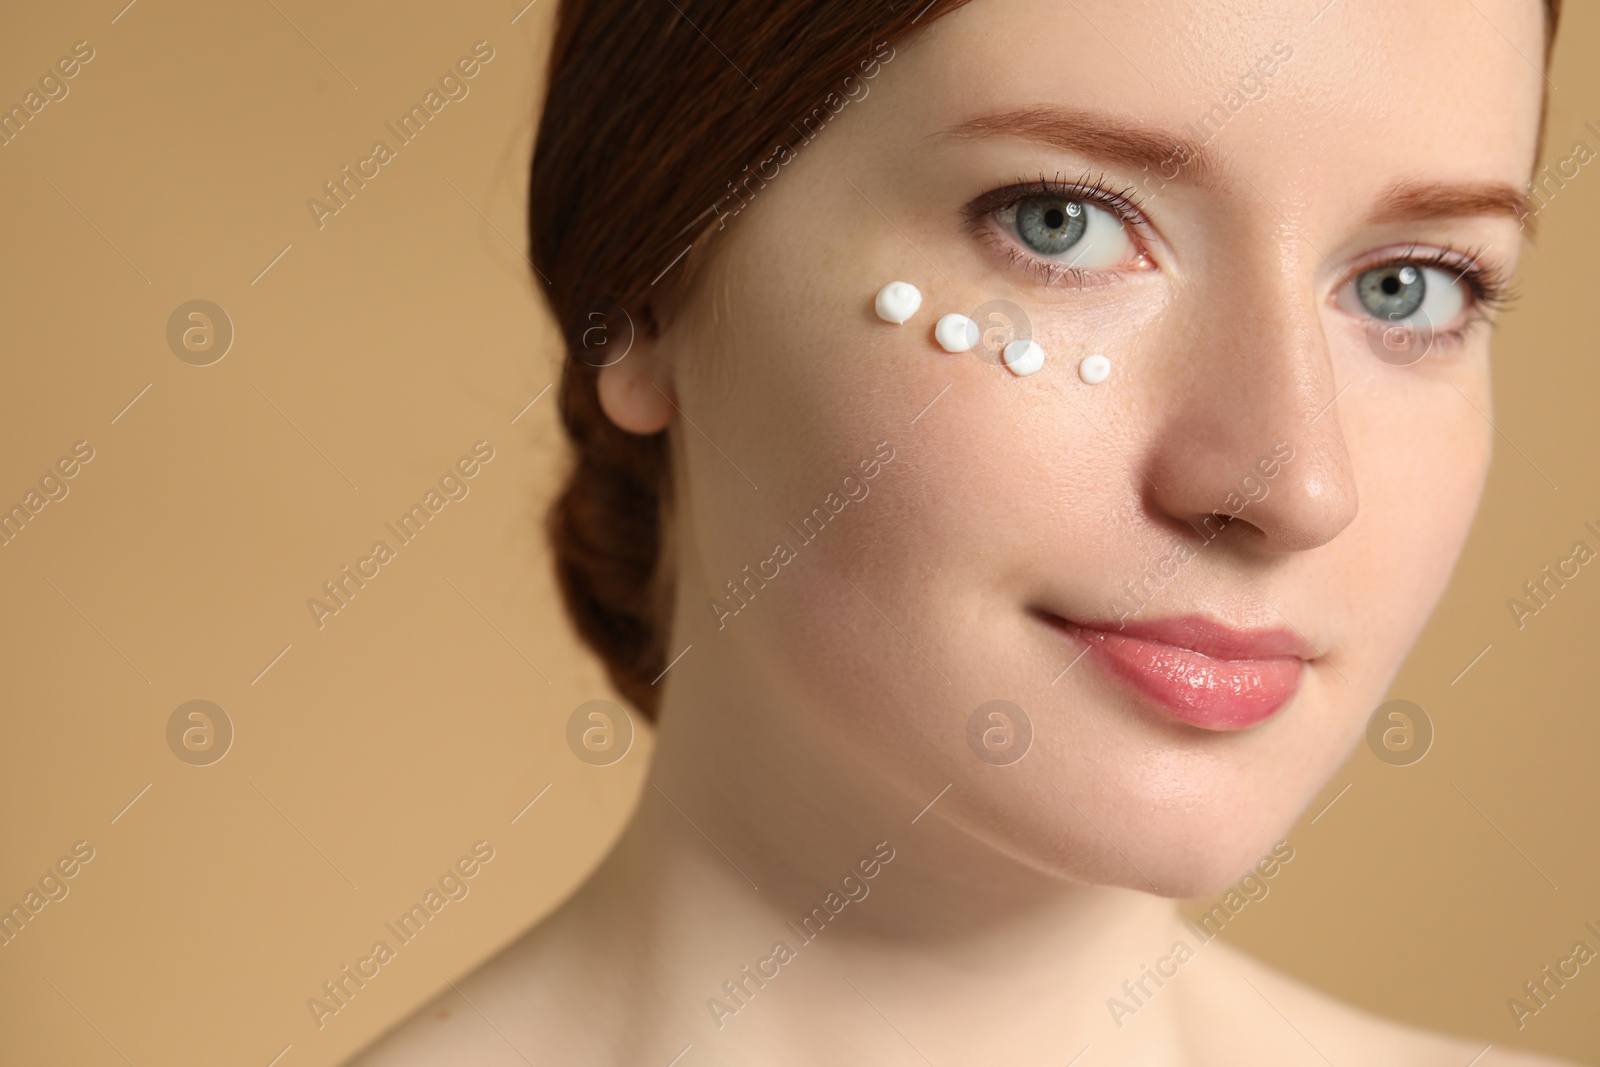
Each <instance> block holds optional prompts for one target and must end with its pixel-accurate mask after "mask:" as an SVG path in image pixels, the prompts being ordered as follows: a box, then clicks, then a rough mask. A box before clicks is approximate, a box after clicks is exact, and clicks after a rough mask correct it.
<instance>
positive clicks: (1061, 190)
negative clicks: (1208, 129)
mask: <svg viewBox="0 0 1600 1067" xmlns="http://www.w3.org/2000/svg"><path fill="white" fill-rule="evenodd" d="M1034 196H1057V197H1063V198H1066V199H1070V200H1079V201H1083V202H1087V203H1091V204H1095V205H1097V206H1099V207H1102V208H1104V209H1106V210H1107V211H1109V212H1110V213H1111V214H1113V215H1115V216H1116V217H1117V219H1118V220H1120V221H1121V222H1123V223H1124V224H1126V225H1127V226H1128V228H1129V230H1130V231H1131V236H1132V240H1133V243H1134V246H1135V247H1136V248H1137V249H1138V252H1139V255H1140V256H1141V257H1143V256H1145V255H1147V254H1148V253H1147V251H1146V248H1145V238H1146V236H1147V235H1148V234H1149V233H1150V232H1151V230H1152V226H1151V224H1150V220H1149V218H1148V217H1147V216H1146V215H1145V213H1144V211H1143V209H1142V204H1141V200H1140V197H1139V196H1138V194H1137V192H1136V188H1135V187H1134V186H1131V185H1126V186H1122V187H1120V188H1118V187H1114V186H1113V184H1112V183H1110V182H1108V181H1107V179H1106V176H1105V175H1104V174H1103V173H1102V174H1099V175H1094V174H1093V172H1092V171H1084V172H1083V174H1082V175H1081V176H1080V177H1079V178H1078V179H1077V180H1076V181H1071V182H1069V181H1064V180H1063V179H1062V176H1061V174H1060V173H1059V172H1058V173H1057V174H1056V176H1055V177H1054V178H1047V177H1045V175H1044V174H1043V173H1041V174H1040V175H1039V176H1038V177H1037V178H1028V177H1020V178H1018V179H1017V180H1016V181H1015V182H1013V183H1011V184H1010V185H1008V186H1005V187H1003V188H1000V189H995V190H992V191H990V192H987V193H984V194H983V195H981V196H979V197H977V198H975V199H974V200H972V201H971V202H970V203H969V204H967V206H966V207H965V209H963V215H964V221H965V225H966V228H967V230H968V232H969V233H971V234H972V235H973V236H975V237H979V238H982V239H984V240H987V241H989V243H991V244H992V245H994V246H996V247H997V248H999V250H1000V251H1002V252H1004V253H1005V255H1006V257H1007V259H1008V260H1009V262H1010V264H1011V265H1012V266H1016V267H1021V268H1023V269H1025V270H1029V271H1032V272H1034V273H1035V274H1037V275H1038V276H1040V277H1042V278H1043V279H1044V283H1045V284H1046V285H1052V284H1054V283H1055V282H1056V281H1058V280H1060V279H1061V278H1063V277H1070V278H1071V279H1073V280H1074V281H1075V282H1076V283H1077V284H1078V287H1079V288H1082V287H1083V286H1084V284H1085V283H1086V282H1087V281H1090V280H1094V281H1097V282H1098V281H1102V280H1112V279H1115V277H1116V276H1117V275H1119V274H1120V273H1121V272H1118V271H1100V270H1085V269H1084V268H1081V267H1063V266H1060V265H1058V264H1054V263H1050V262H1049V261H1047V260H1043V259H1039V258H1037V257H1034V256H1031V255H1029V254H1028V253H1026V252H1024V251H1023V250H1022V249H1021V248H1018V247H1017V245H1016V243H1015V241H1013V240H1011V239H1010V238H1009V237H1007V236H1006V235H1003V234H1001V233H1000V232H999V231H998V229H997V228H996V227H995V226H994V225H993V222H992V219H993V216H994V215H995V214H996V213H998V212H1000V211H1003V210H1005V209H1006V208H1009V207H1014V206H1016V205H1017V204H1019V203H1021V202H1022V201H1024V200H1026V199H1028V198H1029V197H1034ZM1486 251H1487V248H1486V247H1479V248H1469V249H1460V248H1456V247H1454V246H1452V245H1444V246H1441V247H1438V248H1434V249H1432V250H1430V251H1426V252H1422V253H1420V254H1419V253H1418V246H1417V245H1411V246H1410V247H1409V248H1407V249H1406V250H1405V252H1403V253H1402V254H1400V255H1394V256H1386V257H1384V258H1382V259H1377V260H1373V261H1372V262H1369V263H1365V264H1363V265H1362V266H1361V267H1359V268H1357V269H1355V270H1353V271H1351V272H1350V273H1349V274H1347V275H1345V276H1344V277H1343V278H1342V280H1341V284H1343V285H1348V284H1350V283H1352V282H1354V280H1355V279H1356V278H1358V277H1360V275H1361V274H1363V273H1364V272H1366V271H1369V270H1373V269H1375V268H1378V267H1386V266H1393V265H1398V266H1414V267H1431V268H1433V269H1434V270H1438V271H1440V272H1442V273H1444V274H1448V275H1450V276H1451V277H1452V278H1453V279H1455V280H1456V281H1457V282H1459V283H1460V284H1462V285H1465V286H1466V288H1467V293H1468V302H1469V305H1470V306H1469V308H1468V310H1467V314H1466V318H1465V320H1464V321H1463V322H1462V324H1461V325H1460V326H1457V327H1455V328H1454V329H1450V330H1440V331H1436V332H1435V333H1434V335H1433V336H1434V341H1435V342H1436V343H1440V342H1442V343H1444V344H1447V345H1448V344H1455V343H1457V342H1459V341H1461V340H1462V339H1464V338H1465V337H1466V335H1467V334H1468V333H1470V332H1471V331H1472V330H1473V329H1474V328H1475V327H1476V326H1477V325H1478V323H1480V322H1491V321H1492V320H1493V319H1494V317H1495V315H1496V314H1497V313H1499V312H1500V311H1503V310H1504V309H1505V308H1506V307H1508V306H1509V305H1511V304H1512V303H1514V302H1515V301H1516V299H1517V293H1516V292H1515V290H1514V289H1513V288H1512V286H1511V284H1510V280H1509V279H1508V278H1507V277H1506V275H1505V273H1504V272H1503V271H1501V270H1499V269H1497V268H1495V267H1493V266H1490V265H1487V264H1484V263H1482V262H1480V258H1481V257H1482V255H1483V254H1484V252H1486ZM1373 321H1374V322H1376V321H1377V320H1373Z"/></svg>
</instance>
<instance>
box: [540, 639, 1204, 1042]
mask: <svg viewBox="0 0 1600 1067" xmlns="http://www.w3.org/2000/svg"><path fill="white" fill-rule="evenodd" d="M718 641H719V637H718V636H711V637H709V638H705V640H704V644H703V645H699V646H697V647H696V648H695V649H694V650H693V651H691V652H690V653H689V657H693V656H695V655H697V654H699V653H701V652H702V649H703V648H704V649H709V650H711V651H716V650H718V649H724V648H727V647H728V644H727V643H726V642H724V643H722V644H719V643H718ZM744 662H745V660H744V659H742V658H740V657H738V656H735V655H729V656H726V657H717V656H714V655H712V654H709V653H708V654H705V655H702V656H701V658H700V659H699V661H698V662H697V663H696V664H695V665H694V667H695V669H689V670H684V669H682V668H684V667H685V666H686V665H688V664H689V658H688V657H685V659H684V660H683V661H682V662H680V663H679V664H678V665H677V667H675V668H674V670H673V674H672V675H671V676H670V677H672V685H671V687H670V688H669V689H667V691H666V693H667V697H666V699H665V701H664V704H663V707H662V711H661V716H660V720H661V725H660V728H659V731H658V733H657V740H656V746H655V753H654V759H653V763H652V766H651V770H650V774H649V780H648V781H647V783H646V784H645V786H644V789H643V795H642V796H641V798H640V801H639V806H638V808H637V810H636V813H635V816H634V818H633V820H632V821H631V823H630V824H629V826H628V828H627V830H626V831H625V833H624V835H623V837H622V839H621V841H620V842H619V844H618V846H617V848H616V849H615V850H614V851H613V853H612V854H611V855H610V857H609V858H608V859H607V861H606V863H605V864H604V865H603V866H602V868H601V869H600V871H599V872H598V873H597V874H596V876H595V877H594V879H593V880H591V882H590V883H589V884H588V885H586V886H585V888H584V890H583V891H581V892H580V893H579V894H578V896H577V897H575V898H574V900H573V901H572V902H570V903H569V904H568V905H567V907H565V908H564V909H563V910H562V912H561V913H559V914H558V916H557V917H556V919H555V920H553V921H552V924H550V925H551V926H552V927H553V928H555V929H558V930H560V931H564V934H561V935H558V936H566V935H570V939H568V940H567V941H566V944H567V945H568V946H569V948H570V951H569V952H567V953H564V954H563V955H565V957H566V962H565V965H566V966H568V967H569V968H575V969H577V970H578V971H580V972H585V973H586V974H587V975H589V976H593V977H594V980H595V985H597V986H600V987H604V986H605V985H606V984H609V985H610V992H611V993H613V994H615V995H612V996H609V997H606V998H604V1000H605V1002H606V1004H608V1005H610V1007H606V1008H602V1009H600V1010H602V1011H605V1012H607V1013H608V1014H611V1018H610V1019H609V1020H604V1021H601V1020H597V1021H598V1022H599V1025H600V1026H601V1027H603V1028H605V1029H606V1030H609V1032H611V1033H620V1034H625V1035H627V1036H626V1037H623V1038H620V1039H618V1041H617V1042H616V1043H613V1044H612V1045H611V1046H610V1047H611V1048H612V1049H613V1050H614V1052H615V1053H616V1054H617V1057H618V1061H619V1062H660V1063H663V1064H664V1063H667V1062H668V1061H670V1060H671V1059H672V1057H673V1056H675V1055H677V1054H678V1053H679V1052H680V1051H681V1050H682V1049H683V1048H684V1046H685V1045H694V1046H695V1047H696V1048H697V1049H701V1048H719V1047H720V1049H721V1050H723V1052H725V1053H726V1058H727V1059H728V1062H740V1063H771V1064H780V1063H781V1064H787V1063H790V1062H794V1063H813V1062H826V1061H829V1060H837V1059H838V1055H837V1053H839V1051H840V1050H853V1051H851V1052H850V1053H849V1054H848V1055H847V1057H846V1058H849V1056H855V1057H857V1058H859V1055H860V1050H861V1049H872V1048H877V1047H879V1046H880V1044H881V1047H882V1048H883V1049H884V1050H885V1052H884V1056H885V1059H884V1060H883V1061H884V1062H900V1060H896V1059H893V1057H894V1056H905V1055H908V1050H907V1049H906V1047H905V1046H906V1045H907V1044H910V1045H912V1046H913V1047H932V1048H940V1049H957V1048H966V1047H969V1046H970V1047H972V1048H973V1049H975V1050H979V1049H981V1050H982V1056H981V1058H984V1059H986V1060H992V1059H994V1057H995V1055H996V1054H997V1053H998V1052H1001V1051H1006V1052H1010V1051H1012V1050H1014V1051H1015V1053H1016V1055H1017V1056H1018V1057H1022V1056H1024V1055H1033V1056H1036V1055H1037V1054H1038V1053H1039V1052H1040V1051H1041V1050H1048V1052H1049V1055H1050V1056H1052V1057H1054V1056H1060V1054H1061V1053H1063V1052H1065V1055H1064V1056H1060V1058H1061V1059H1062V1061H1063V1062H1065V1060H1066V1059H1068V1058H1070V1057H1071V1056H1072V1055H1073V1054H1075V1053H1076V1052H1077V1051H1078V1048H1077V1046H1075V1047H1073V1048H1070V1049H1067V1048H1064V1045H1065V1044H1066V1043H1070V1041H1071V1040H1072V1039H1071V1038H1069V1037H1064V1036H1063V1035H1071V1034H1078V1033H1083V1034H1103V1035H1104V1034H1110V1033H1113V1032H1119V1031H1121V1030H1122V1029H1123V1028H1124V1027H1125V1026H1126V1027H1129V1028H1132V1023H1131V1022H1130V1021H1129V1016H1131V1015H1133V1014H1139V1015H1140V1016H1141V1018H1140V1020H1139V1023H1138V1028H1139V1029H1140V1031H1141V1038H1140V1039H1141V1042H1157V1043H1160V1042H1166V1043H1169V1044H1170V1043H1171V1042H1172V1041H1174V1040H1175V1037H1174V1036H1173V1034H1174V1031H1173V1028H1172V1017H1173V1016H1174V1015H1175V1012H1176V1003H1177V1000H1178V997H1177V996H1176V994H1175V991H1168V992H1166V993H1162V992H1160V983H1159V980H1158V979H1152V978H1151V977H1149V976H1148V974H1147V967H1146V965H1150V964H1154V963H1155V961H1157V960H1158V959H1159V958H1161V957H1164V956H1168V955H1169V954H1170V953H1171V952H1172V950H1173V948H1174V945H1175V943H1176V942H1177V941H1179V940H1186V941H1187V942H1188V943H1189V946H1190V948H1192V949H1197V948H1199V947H1200V941H1199V940H1197V939H1196V938H1195V937H1194V936H1193V935H1192V934H1191V933H1190V932H1189V931H1187V930H1186V929H1185V928H1184V927H1183V926H1182V924H1181V921H1180V920H1179V918H1178V917H1177V914H1176V909H1175V905H1174V903H1173V902H1172V901H1170V900H1167V899H1164V898H1161V897H1157V896H1153V895H1148V894H1144V893H1139V892H1135V891H1132V890H1127V889H1120V888H1108V887H1101V886H1090V885H1083V884H1078V883H1073V882H1068V881H1064V880H1062V879H1061V878H1060V877H1058V876H1055V875H1051V874H1047V873H1045V872H1043V871H1040V870H1036V869H1034V868H1032V867H1029V866H1027V865H1025V864H1023V863H1021V862H1019V861H1018V860H1017V859H1015V858H1014V857H1012V856H1010V855H1008V854H1007V853H1006V852H1004V851H1003V850H1002V849H1001V848H998V847H996V846H995V845H993V844H991V843H988V842H986V841H982V840H979V839H978V838H977V837H975V836H973V835H972V834H970V833H968V832H967V831H966V830H963V829H960V828H958V827H956V826H954V825H952V824H951V823H949V822H947V821H945V820H944V819H943V818H941V815H940V805H941V804H946V803H948V802H950V801H951V800H952V798H951V797H950V796H949V795H945V796H943V797H942V798H941V799H939V800H937V801H935V800H934V798H935V796H936V794H937V793H938V791H939V790H938V787H937V786H935V787H933V788H925V789H923V790H922V791H920V792H915V793H914V792H913V788H914V787H908V788H903V787H901V786H900V785H898V784H896V783H893V782H890V781H888V780H887V779H886V778H885V777H884V776H883V775H881V774H879V773H876V772H875V771H874V770H873V768H872V767H871V766H870V765H869V764H867V763H866V762H864V761H862V760H861V759H859V758H858V757H857V754H855V753H852V752H850V751H846V750H845V748H846V746H842V745H840V744H838V743H837V742H834V741H832V740H831V739H830V738H829V737H828V736H827V735H826V734H825V732H824V727H822V726H820V725H819V723H820V722H821V721H822V717H819V716H817V715H815V714H814V713H811V712H809V711H808V710H807V709H805V708H802V707H795V706H790V705H789V704H788V703H787V702H785V700H784V699H783V698H782V697H781V695H778V694H779V693H781V690H782V689H783V687H781V686H773V685H771V684H770V682H766V681H765V680H763V679H760V678H756V677H752V676H751V675H750V674H749V673H748V672H747V671H745V670H742V669H741V664H743V663H744ZM930 802H932V804H931V806H929V805H930ZM602 972H603V975H604V976H603V977H602ZM1141 982H1142V983H1143V985H1142V987H1141V985H1140V983H1141ZM1125 983H1127V984H1125ZM580 984H586V985H587V984H588V983H586V982H585V983H580ZM863 1001H864V1002H865V1003H862V1002H863ZM1113 1001H1116V1002H1120V1003H1121V1004H1122V1005H1123V1006H1124V1008H1125V1009H1126V1010H1125V1011H1124V1010H1121V1009H1117V1008H1115V1007H1114V1005H1113ZM612 1013H614V1014H612ZM822 1020H826V1021H827V1025H825V1026H820V1027H819V1026H817V1025H816V1024H817V1023H818V1022H819V1021H822ZM1089 1040H1090V1038H1088V1037H1085V1038H1084V1039H1083V1041H1081V1042H1079V1044H1080V1045H1081V1044H1085V1043H1087V1042H1088V1041H1089ZM894 1049H898V1051H891V1050H894ZM716 1058H717V1059H719V1060H720V1059H723V1058H724V1056H723V1055H720V1054H719V1055H718V1056H717V1057H716ZM946 1058H948V1057H946ZM1001 1059H1008V1057H1006V1056H1002V1057H1001ZM1010 1061H1013V1062H1017V1061H1020V1060H1010ZM700 1062H707V1061H705V1060H701V1061H700ZM907 1062H915V1060H914V1058H913V1059H912V1060H910V1061H907Z"/></svg>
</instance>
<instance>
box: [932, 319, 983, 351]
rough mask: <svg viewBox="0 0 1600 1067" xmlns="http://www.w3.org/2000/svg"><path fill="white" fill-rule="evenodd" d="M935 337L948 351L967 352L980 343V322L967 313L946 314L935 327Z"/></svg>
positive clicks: (940, 345)
mask: <svg viewBox="0 0 1600 1067" xmlns="http://www.w3.org/2000/svg"><path fill="white" fill-rule="evenodd" d="M933 339H934V340H935V341H938V342H939V347H940V348H942V349H944V350H945V351H946V352H966V351H968V350H969V349H971V348H973V347H974V346H975V345H977V343H978V324H977V323H976V322H973V321H972V320H971V319H969V318H967V317H966V316H965V315H945V316H943V317H942V318H940V319H939V324H938V325H937V326H935V327H934V328H933Z"/></svg>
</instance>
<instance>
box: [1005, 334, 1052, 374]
mask: <svg viewBox="0 0 1600 1067" xmlns="http://www.w3.org/2000/svg"><path fill="white" fill-rule="evenodd" d="M1000 358H1001V359H1002V360H1004V361H1005V365H1006V367H1007V368H1008V369H1009V370H1010V371H1011V373H1012V374H1015V375H1018V376H1022V377H1026V376H1027V375H1029V374H1033V373H1034V372H1036V371H1038V370H1039V369H1040V368H1041V367H1043V366H1044V349H1042V348H1040V347H1039V345H1038V342H1036V341H1027V340H1016V341H1012V342H1011V343H1010V344H1008V345H1006V347H1005V348H1004V349H1003V350H1002V351H1001V353H1000Z"/></svg>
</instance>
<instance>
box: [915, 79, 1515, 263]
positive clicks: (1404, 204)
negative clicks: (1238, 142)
mask: <svg viewBox="0 0 1600 1067" xmlns="http://www.w3.org/2000/svg"><path fill="white" fill-rule="evenodd" d="M944 133H945V134H946V135H947V136H951V137H958V138H970V139H981V138H984V137H996V136H1011V137H1021V138H1024V139H1026V140H1030V141H1036V142H1038V143H1040V144H1044V145H1047V146H1049V147H1052V148H1059V149H1062V150H1063V151H1067V152H1075V153H1080V154H1083V155H1088V156H1093V157H1096V158H1100V159H1105V160H1108V161H1111V162H1116V163H1122V164H1126V165H1129V166H1132V167H1135V168H1138V169H1140V170H1153V171H1155V172H1156V174H1157V175H1158V176H1160V177H1161V178H1162V179H1163V180H1164V181H1176V180H1180V179H1184V180H1187V181H1190V182H1192V183H1193V184H1196V185H1202V186H1204V185H1209V184H1212V183H1213V182H1214V181H1215V179H1216V177H1217V175H1218V173H1219V167H1218V165H1217V161H1216V159H1215V158H1214V157H1213V156H1211V155H1208V154H1207V153H1206V150H1205V147H1204V146H1203V145H1202V144H1201V143H1200V142H1199V141H1196V140H1194V139H1193V138H1190V137H1186V136H1183V135H1181V134H1175V133H1172V132H1170V131H1166V130H1162V129H1160V128H1157V127H1153V126H1140V125H1137V124H1130V123H1127V122H1123V121H1121V120H1118V119H1113V118H1111V117H1109V116H1106V115H1101V114H1097V113H1095V112H1089V111H1077V110H1073V109H1070V108H1061V107H1049V106H1045V107H1032V108H1021V109H1018V110H1015V111H1006V112H1001V113H998V114H994V115H983V116H980V117H978V118H974V119H968V120H967V121H966V122H962V123H958V124H956V125H955V126H951V127H949V128H948V129H946V130H945V131H944ZM1174 166H1176V167H1177V172H1176V173H1175V174H1169V173H1167V171H1168V170H1170V169H1171V168H1172V167H1174ZM1474 215H1491V216H1494V215H1498V216H1505V217H1509V218H1512V219H1515V220H1516V221H1517V222H1518V223H1519V224H1521V225H1523V226H1525V227H1526V228H1527V229H1528V230H1529V235H1530V236H1532V231H1533V227H1534V211H1533V201H1532V200H1530V199H1529V198H1528V196H1527V195H1526V194H1525V193H1523V192H1522V191H1520V190H1519V189H1517V188H1516V187H1515V186H1512V185H1508V184H1506V183H1504V182H1494V181H1476V182H1474V181H1469V182H1422V181H1404V182H1398V183H1396V184H1395V185H1393V186H1391V187H1390V188H1389V190H1388V191H1387V192H1385V193H1384V194H1383V195H1382V196H1381V197H1379V198H1378V202H1377V205H1376V206H1375V207H1374V208H1373V210H1372V212H1371V213H1370V214H1369V215H1368V216H1367V222H1368V223H1369V224H1373V225H1377V224H1382V223H1389V222H1414V221H1418V220H1425V219H1445V218H1466V217H1470V216H1474Z"/></svg>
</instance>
